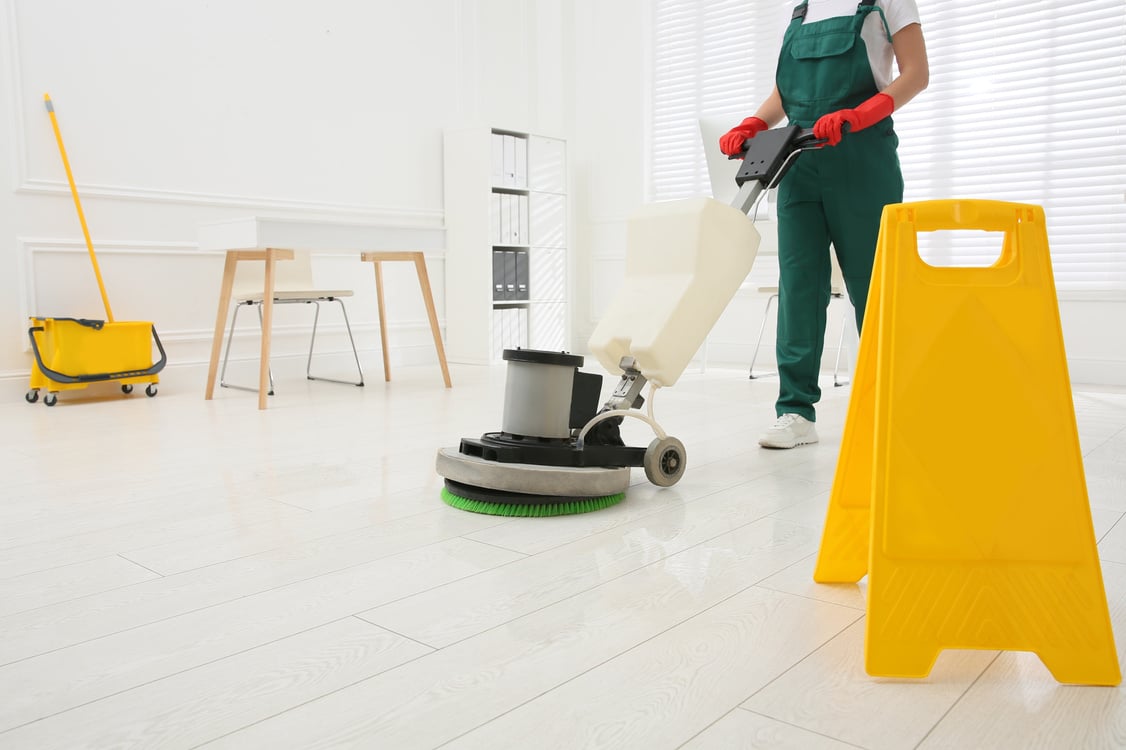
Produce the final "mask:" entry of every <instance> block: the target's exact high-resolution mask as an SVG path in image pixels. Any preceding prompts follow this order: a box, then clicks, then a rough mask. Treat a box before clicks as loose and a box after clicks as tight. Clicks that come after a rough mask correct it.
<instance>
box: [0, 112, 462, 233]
mask: <svg viewBox="0 0 1126 750" xmlns="http://www.w3.org/2000/svg"><path fill="white" fill-rule="evenodd" d="M16 106H17V107H18V106H21V105H20V104H17V105H16ZM21 119H22V118H21ZM16 137H17V138H18V139H21V140H22V138H23V135H22V130H21V131H20V133H18V134H17V136H16ZM19 150H20V159H19V161H20V162H21V166H20V167H19V169H21V170H23V169H26V146H23V145H21V147H20V149H19ZM18 179H19V182H18V186H17V188H16V192H17V193H21V194H24V195H53V196H69V195H70V186H69V185H67V183H65V182H61V181H57V180H42V179H38V178H28V177H26V176H23V175H21V176H20V177H19V178H18ZM76 187H77V188H78V193H79V195H81V196H82V197H83V198H102V199H109V200H124V201H137V202H148V203H171V204H175V205H181V206H208V207H212V208H246V209H251V210H254V211H270V212H288V213H297V214H301V215H318V216H333V217H337V218H353V219H360V220H364V221H375V222H380V223H387V224H394V225H395V226H410V227H419V228H426V229H431V228H442V227H443V226H444V224H445V214H444V213H443V212H442V211H434V210H421V209H419V210H414V209H402V208H387V207H376V206H361V205H354V204H348V203H328V202H321V201H300V200H286V199H282V198H252V197H250V196H245V195H225V194H222V193H193V192H187V191H177V190H163V189H159V188H146V187H135V186H127V185H93V184H78V183H76Z"/></svg>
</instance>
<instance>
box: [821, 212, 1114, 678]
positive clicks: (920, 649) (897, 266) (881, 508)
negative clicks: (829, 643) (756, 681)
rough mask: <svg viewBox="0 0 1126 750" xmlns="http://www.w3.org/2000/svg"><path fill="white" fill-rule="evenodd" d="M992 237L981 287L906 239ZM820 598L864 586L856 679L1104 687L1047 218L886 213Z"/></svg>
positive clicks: (1107, 673)
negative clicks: (980, 663) (958, 233)
mask: <svg viewBox="0 0 1126 750" xmlns="http://www.w3.org/2000/svg"><path fill="white" fill-rule="evenodd" d="M959 229H972V230H985V231H989V232H1001V233H1004V244H1003V246H1002V250H1001V255H1000V257H999V258H998V260H997V261H996V263H994V264H993V265H992V266H990V267H987V268H981V267H973V268H949V267H943V268H939V267H935V266H931V265H928V264H926V263H925V262H923V260H922V259H921V258H920V257H919V253H918V246H917V233H918V232H929V231H938V230H959ZM869 300H870V301H869V305H868V311H867V313H866V323H865V326H864V334H863V337H862V339H861V346H860V352H859V356H858V362H857V368H856V373H855V375H854V378H853V389H854V390H853V393H852V399H851V401H850V403H849V410H848V418H847V422H846V424H845V431H844V438H843V442H842V446H841V454H840V459H839V461H838V464H837V473H836V477H835V479H834V483H833V491H832V495H831V497H830V501H829V512H828V516H827V518H826V523H825V531H824V536H823V539H822V542H821V550H820V554H819V556H818V561H817V569H816V571H815V573H814V578H815V580H817V581H819V582H823V583H828V582H855V581H858V580H859V579H860V578H862V577H863V576H864V575H865V573H867V574H868V576H869V581H868V583H869V585H868V617H867V633H866V640H865V644H866V645H865V650H866V655H865V662H866V668H867V671H868V673H869V674H872V675H879V676H889V677H925V676H926V675H927V674H929V673H930V670H931V668H932V667H933V666H934V662H935V659H936V658H937V657H938V653H939V651H941V650H942V649H947V648H957V649H1004V650H1014V651H1032V652H1034V653H1036V654H1037V655H1039V657H1040V658H1041V660H1042V661H1043V662H1044V665H1045V666H1046V667H1047V668H1048V670H1049V671H1050V672H1051V673H1052V675H1053V676H1054V677H1055V678H1056V679H1057V680H1059V681H1060V682H1064V683H1075V684H1088V685H1117V684H1118V683H1119V681H1120V680H1121V675H1120V672H1119V666H1118V657H1117V655H1116V652H1115V646H1114V634H1113V632H1112V630H1111V625H1110V615H1109V612H1108V610H1107V604H1106V593H1105V590H1104V588H1103V581H1102V572H1101V569H1100V567H1099V560H1098V551H1097V548H1096V546H1095V535H1094V529H1093V526H1092V523H1091V510H1090V505H1089V502H1088V498H1087V486H1086V480H1085V477H1084V473H1083V461H1082V454H1081V453H1080V448H1079V435H1078V431H1077V428H1076V424H1075V411H1074V407H1073V404H1072V400H1071V384H1070V379H1069V377H1068V373H1067V361H1066V358H1065V354H1064V347H1063V335H1062V330H1061V327H1060V320H1059V311H1058V307H1057V304H1056V292H1055V284H1054V282H1053V279H1052V269H1051V263H1050V259H1049V255H1048V239H1047V231H1046V227H1045V223H1044V212H1043V210H1042V209H1041V208H1040V207H1038V206H1031V205H1025V204H1017V203H1003V202H998V201H970V200H961V201H955V200H951V201H928V202H923V203H903V204H896V205H891V206H888V207H887V208H885V209H884V214H883V219H882V223H881V227H880V240H879V247H878V250H877V254H876V268H875V270H874V272H873V278H872V287H871V289H870V291H869Z"/></svg>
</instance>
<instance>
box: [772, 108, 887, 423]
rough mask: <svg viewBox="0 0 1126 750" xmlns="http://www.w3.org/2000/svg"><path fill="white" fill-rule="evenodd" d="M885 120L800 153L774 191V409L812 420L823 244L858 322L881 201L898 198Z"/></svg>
mask: <svg viewBox="0 0 1126 750" xmlns="http://www.w3.org/2000/svg"><path fill="white" fill-rule="evenodd" d="M897 144H898V140H897V138H896V136H895V133H894V131H893V130H892V125H891V121H890V120H888V121H887V122H885V123H880V124H878V125H876V126H873V127H872V128H869V129H868V130H863V131H861V132H859V133H850V134H847V135H846V136H845V138H844V140H842V141H841V143H840V144H839V145H838V146H834V147H826V148H824V149H822V150H819V151H810V152H806V153H804V154H802V156H801V158H800V159H798V160H797V161H796V162H795V164H794V166H793V167H792V168H791V170H790V172H789V174H787V175H786V178H785V179H784V180H783V181H782V184H781V186H780V188H779V200H778V269H779V290H778V337H777V342H778V343H777V346H776V354H777V358H778V377H779V380H780V387H779V394H778V401H777V403H776V404H775V410H776V412H777V413H778V414H779V415H782V414H787V413H792V414H800V415H801V416H803V417H805V418H806V419H808V420H810V421H814V420H815V419H816V412H815V410H814V408H813V405H814V404H816V403H817V402H818V401H819V400H820V398H821V388H820V386H818V384H817V379H818V375H819V374H820V371H821V354H822V352H823V351H824V348H825V322H826V315H827V308H828V306H829V293H830V276H831V274H832V266H831V264H830V261H829V252H830V249H829V246H830V244H831V245H832V246H833V248H834V249H835V251H836V253H837V261H838V263H839V264H840V267H841V273H842V275H843V276H844V280H845V287H846V289H847V290H848V296H849V299H850V300H851V302H852V304H853V307H855V308H856V325H857V330H860V328H861V327H862V325H863V321H864V310H865V308H866V306H867V301H868V286H869V284H870V283H871V278H872V264H873V261H874V258H875V253H876V241H877V238H878V236H879V230H880V215H881V213H882V212H883V208H884V206H885V205H887V204H888V203H899V202H901V201H902V200H903V177H902V175H901V173H900V171H899V159H898V157H897V156H896V153H895V148H896V145H897Z"/></svg>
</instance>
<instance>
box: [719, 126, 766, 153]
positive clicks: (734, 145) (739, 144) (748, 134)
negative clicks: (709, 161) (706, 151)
mask: <svg viewBox="0 0 1126 750" xmlns="http://www.w3.org/2000/svg"><path fill="white" fill-rule="evenodd" d="M769 129H770V126H769V125H767V124H766V120H764V119H762V118H761V117H748V118H747V119H745V120H743V121H742V122H741V123H739V124H738V125H736V126H735V127H733V128H731V130H728V131H727V132H726V133H724V134H723V135H721V136H720V137H719V150H720V151H722V152H723V153H725V154H727V155H728V156H736V155H737V154H740V153H742V152H743V143H744V142H746V140H747V139H748V138H754V137H755V135H756V134H757V133H761V132H762V131H764V130H769Z"/></svg>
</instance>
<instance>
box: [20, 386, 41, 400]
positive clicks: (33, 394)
mask: <svg viewBox="0 0 1126 750" xmlns="http://www.w3.org/2000/svg"><path fill="white" fill-rule="evenodd" d="M23 398H24V400H25V401H27V403H29V404H34V403H35V402H36V401H38V400H39V389H38V388H33V389H31V390H30V391H28V392H27V393H26V394H24V397H23Z"/></svg>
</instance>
